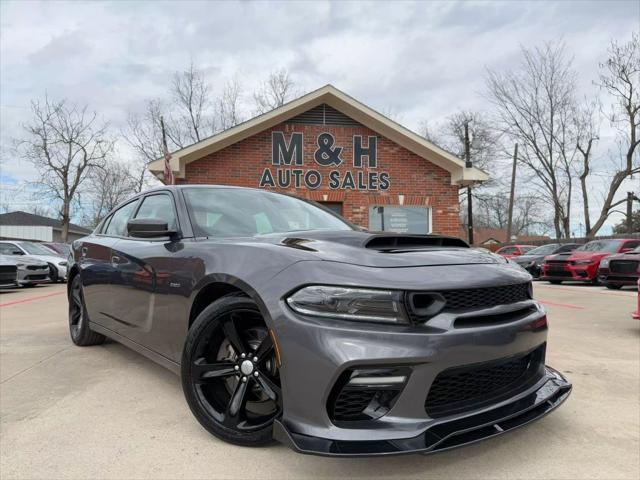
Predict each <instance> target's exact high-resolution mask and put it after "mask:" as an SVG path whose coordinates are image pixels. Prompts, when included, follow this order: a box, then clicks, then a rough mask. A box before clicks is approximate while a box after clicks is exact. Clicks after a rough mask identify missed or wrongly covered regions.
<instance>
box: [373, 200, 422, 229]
mask: <svg viewBox="0 0 640 480" xmlns="http://www.w3.org/2000/svg"><path fill="white" fill-rule="evenodd" d="M430 214H431V211H430V209H428V208H423V207H398V206H389V205H380V206H374V207H369V230H371V231H378V232H397V233H431V228H430V223H431V222H430V220H429V215H430Z"/></svg>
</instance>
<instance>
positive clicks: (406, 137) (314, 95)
mask: <svg viewBox="0 0 640 480" xmlns="http://www.w3.org/2000/svg"><path fill="white" fill-rule="evenodd" d="M323 103H325V104H327V105H329V106H330V107H333V108H335V109H336V110H338V111H340V112H342V113H344V114H345V115H347V116H349V117H351V118H353V119H354V120H356V121H358V122H360V123H361V124H362V125H364V126H366V127H369V128H370V129H371V130H373V131H374V132H376V133H378V134H380V135H382V136H384V137H386V138H388V139H389V140H391V141H393V142H395V143H397V144H398V145H400V146H402V147H404V148H406V149H407V150H409V151H411V152H413V153H415V154H416V155H419V156H420V157H422V158H424V159H426V160H428V161H430V162H432V163H434V164H436V165H438V166H440V167H442V168H444V169H445V170H447V171H448V172H450V173H451V183H452V184H456V185H463V184H468V183H474V182H483V181H485V180H488V179H489V176H488V175H487V174H486V173H485V172H483V171H482V170H480V169H478V168H475V167H474V168H466V167H465V163H464V161H463V160H461V159H460V158H458V157H456V156H455V155H453V154H451V153H449V152H447V151H445V150H443V149H442V148H440V147H438V146H436V145H434V144H433V143H431V142H429V141H428V140H425V139H424V138H422V137H421V136H420V135H418V134H416V133H414V132H412V131H411V130H409V129H407V128H405V127H403V126H402V125H400V124H398V123H396V122H394V121H393V120H391V119H389V118H387V117H385V116H384V115H382V114H380V113H378V112H376V111H375V110H373V109H371V108H369V107H367V106H366V105H364V104H363V103H360V102H359V101H357V100H355V99H354V98H352V97H350V96H349V95H347V94H345V93H344V92H342V91H340V90H338V89H337V88H335V87H334V86H333V85H326V86H324V87H322V88H319V89H318V90H315V91H313V92H311V93H308V94H306V95H303V96H302V97H299V98H297V99H295V100H292V101H291V102H289V103H286V104H285V105H282V106H281V107H278V108H276V109H274V110H271V111H270V112H267V113H264V114H262V115H259V116H257V117H254V118H252V119H250V120H247V121H246V122H243V123H241V124H239V125H236V126H235V127H232V128H229V129H228V130H225V131H223V132H220V133H218V134H216V135H213V136H212V137H209V138H206V139H204V140H202V141H200V142H198V143H194V144H193V145H189V146H188V147H185V148H183V149H180V150H177V151H175V152H173V153H172V158H171V168H172V169H173V171H174V172H176V176H177V177H178V178H184V176H185V165H186V164H188V163H190V162H193V161H195V160H199V159H200V158H203V157H204V156H206V155H209V154H211V153H214V152H217V151H219V150H222V149H223V148H225V147H228V146H230V145H233V144H234V143H237V142H239V141H241V140H244V139H245V138H248V137H251V136H253V135H255V134H257V133H259V132H261V131H263V130H266V129H268V128H271V127H273V126H275V125H278V124H280V123H282V122H285V121H286V120H288V119H290V118H292V117H295V116H297V115H299V114H301V113H304V112H306V111H308V110H310V109H312V108H314V107H317V106H318V105H321V104H323ZM148 168H149V171H150V172H151V173H153V174H154V175H156V176H157V177H159V178H162V172H163V171H164V160H163V159H158V160H155V161H153V162H150V163H149V164H148Z"/></svg>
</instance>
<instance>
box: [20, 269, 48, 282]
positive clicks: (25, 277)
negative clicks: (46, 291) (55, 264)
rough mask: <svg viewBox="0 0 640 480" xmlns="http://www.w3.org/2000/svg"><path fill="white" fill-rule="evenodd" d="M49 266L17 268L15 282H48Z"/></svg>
mask: <svg viewBox="0 0 640 480" xmlns="http://www.w3.org/2000/svg"><path fill="white" fill-rule="evenodd" d="M49 281H50V279H49V266H48V265H47V266H46V267H42V268H37V269H36V268H19V269H18V278H17V282H18V284H19V285H36V284H39V283H47V282H49Z"/></svg>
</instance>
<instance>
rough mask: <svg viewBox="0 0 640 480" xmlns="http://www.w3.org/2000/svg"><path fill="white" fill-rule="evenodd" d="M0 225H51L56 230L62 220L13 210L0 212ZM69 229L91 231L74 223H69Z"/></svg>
mask: <svg viewBox="0 0 640 480" xmlns="http://www.w3.org/2000/svg"><path fill="white" fill-rule="evenodd" d="M0 225H12V226H18V227H53V228H55V229H56V230H61V229H62V222H61V221H60V220H56V219H54V218H49V217H43V216H42V215H35V214H33V213H27V212H21V211H19V210H18V211H15V212H9V213H2V214H0ZM69 231H70V232H74V233H91V230H89V229H88V228H84V227H81V226H80V225H76V224H75V223H70V224H69Z"/></svg>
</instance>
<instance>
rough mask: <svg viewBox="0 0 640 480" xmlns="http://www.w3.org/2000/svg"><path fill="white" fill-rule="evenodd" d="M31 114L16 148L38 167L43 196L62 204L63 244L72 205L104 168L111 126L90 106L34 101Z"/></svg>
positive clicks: (64, 102) (110, 150) (110, 144)
mask: <svg viewBox="0 0 640 480" xmlns="http://www.w3.org/2000/svg"><path fill="white" fill-rule="evenodd" d="M31 111H32V115H33V119H32V120H31V122H30V123H27V124H25V125H24V130H25V133H26V135H25V138H23V139H20V140H18V141H17V142H16V147H17V150H18V152H19V154H20V155H21V156H22V158H24V159H26V160H27V161H29V162H31V163H32V164H33V165H34V166H35V167H36V169H37V171H38V174H39V179H38V180H37V181H36V182H34V183H35V185H36V186H37V188H38V189H39V191H40V192H41V194H42V196H43V197H45V198H49V199H51V200H53V201H55V202H56V203H57V204H58V206H59V210H60V219H61V221H62V240H63V241H66V240H67V236H68V232H69V223H70V221H71V206H72V202H73V201H74V199H76V196H77V194H78V193H79V189H80V187H81V186H82V184H83V183H84V182H85V181H86V179H87V178H88V175H89V174H90V173H91V172H92V171H93V170H95V169H100V168H103V167H104V165H105V162H106V160H107V158H108V156H109V155H110V154H111V152H112V150H113V142H112V141H111V140H110V139H109V138H108V136H107V125H106V124H104V123H100V122H99V121H98V118H97V114H96V113H95V112H94V113H91V112H89V111H88V107H86V106H84V107H78V106H76V105H71V104H68V103H67V102H66V101H65V100H62V101H58V102H54V101H51V100H49V99H48V98H47V97H45V99H44V101H39V100H34V101H32V102H31Z"/></svg>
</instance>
